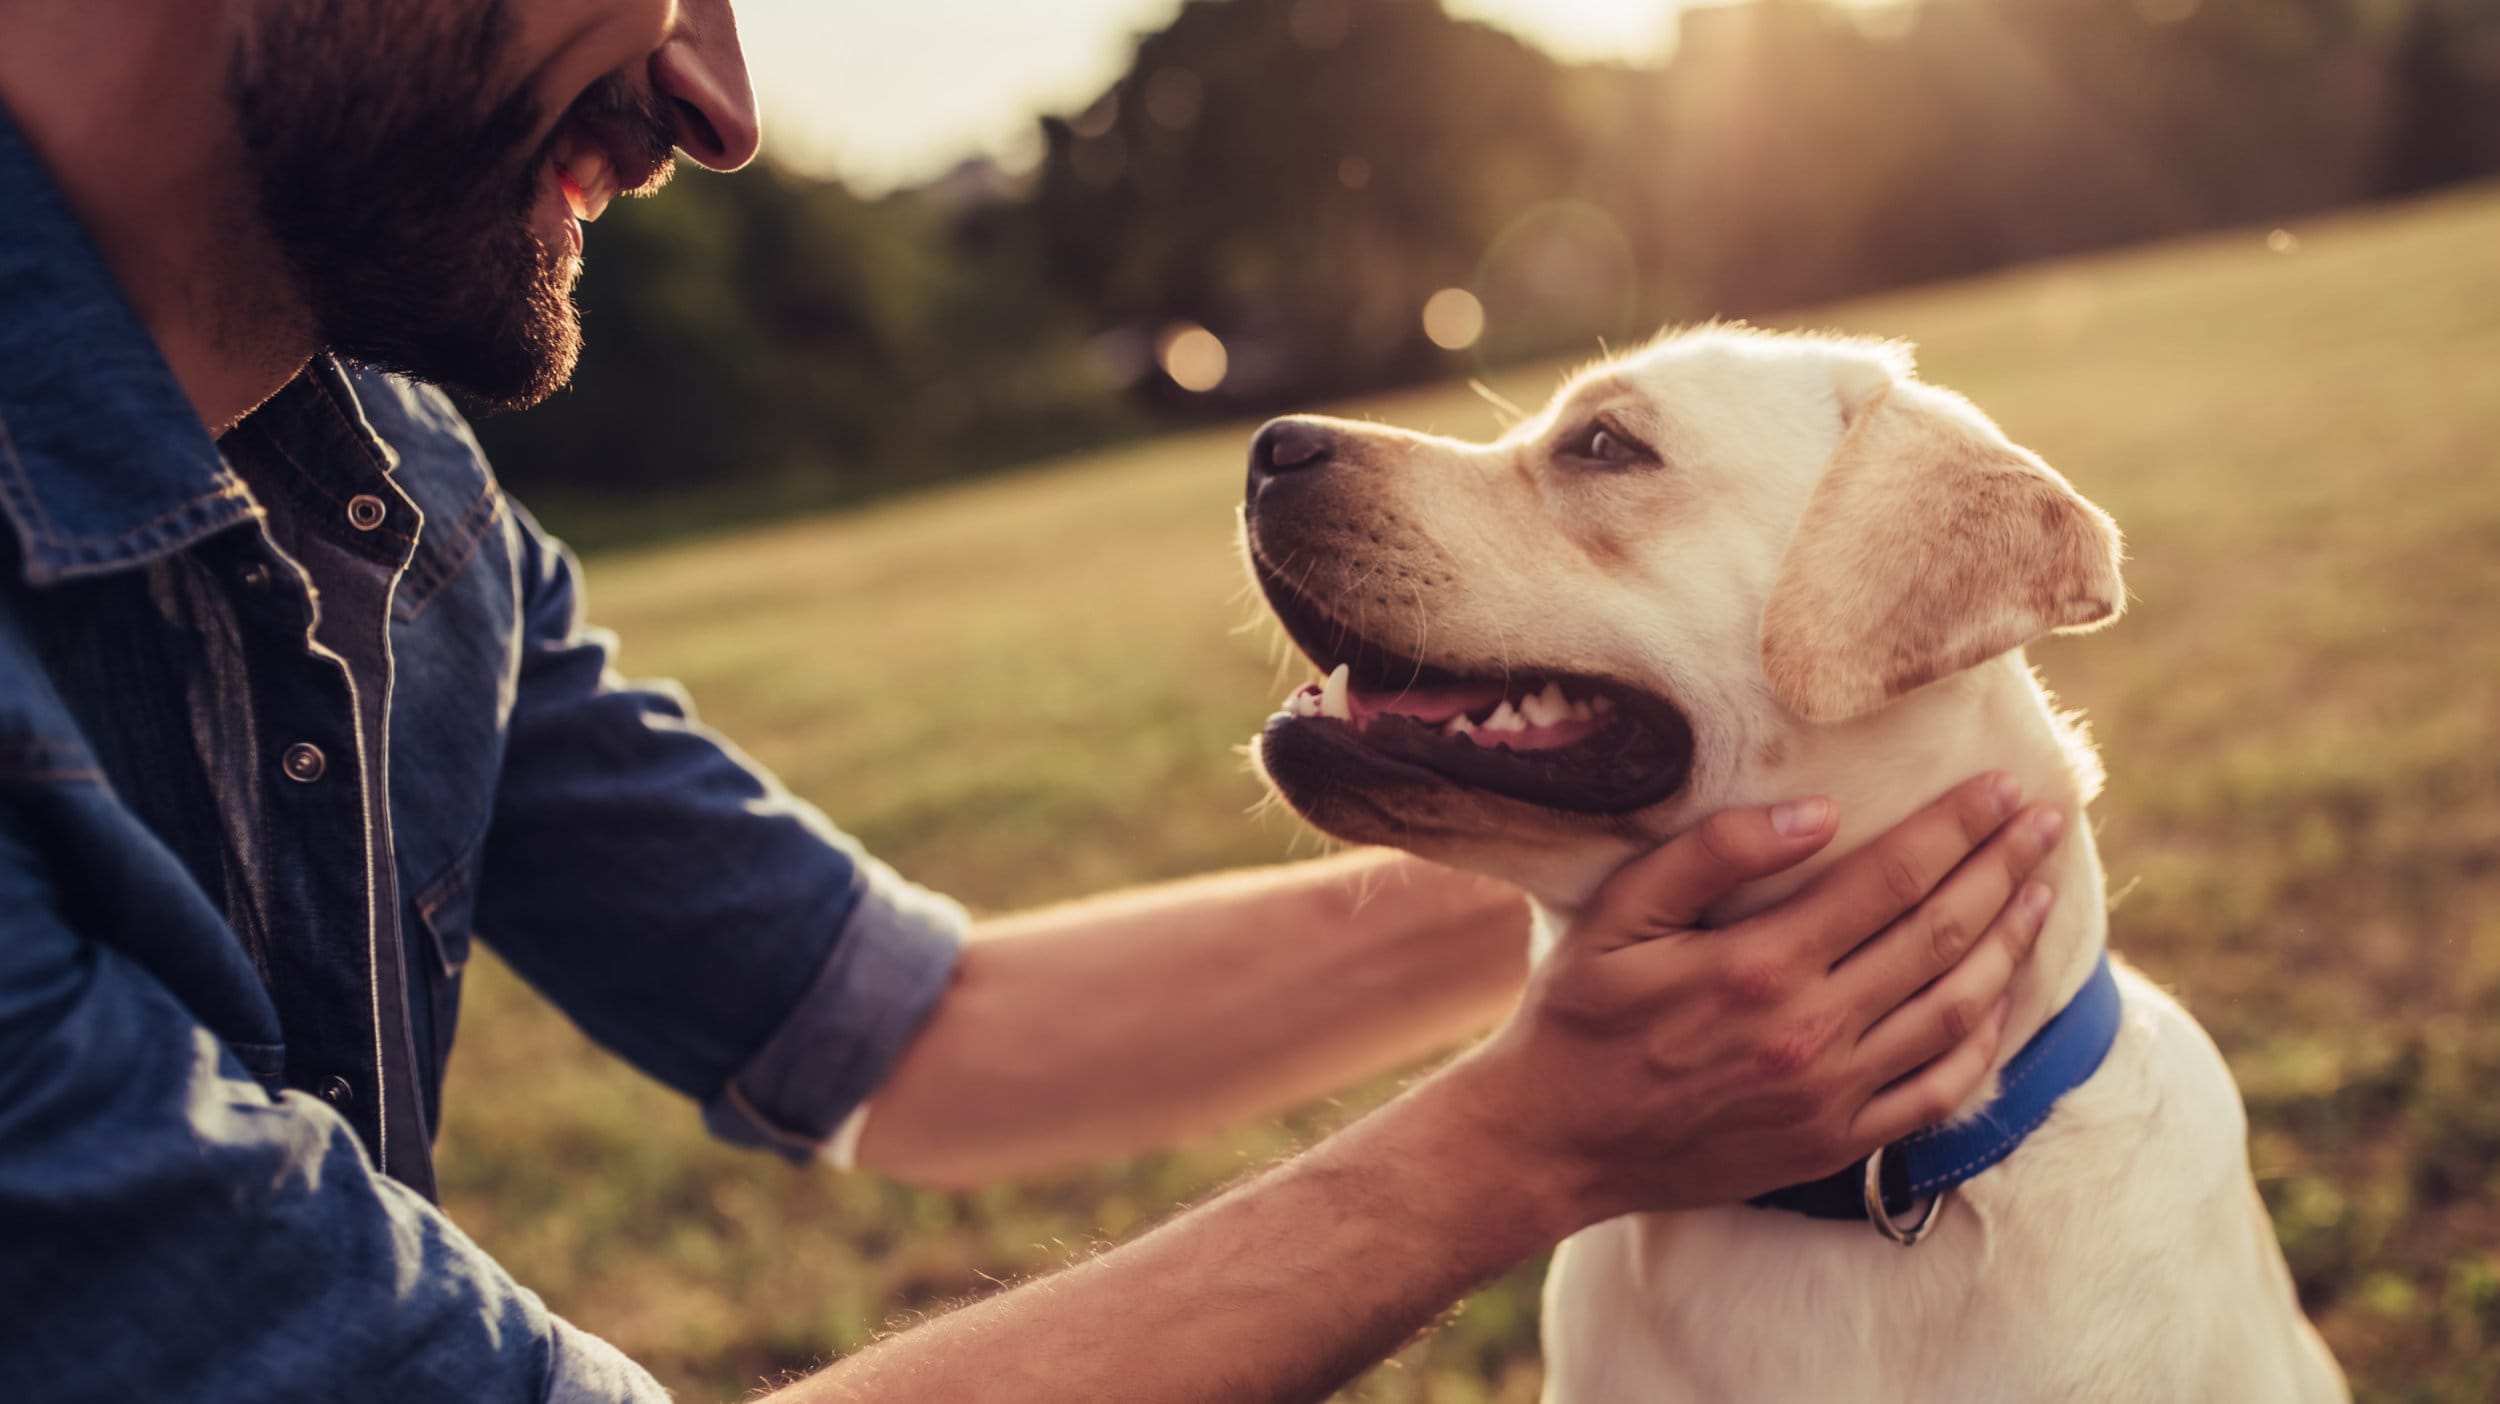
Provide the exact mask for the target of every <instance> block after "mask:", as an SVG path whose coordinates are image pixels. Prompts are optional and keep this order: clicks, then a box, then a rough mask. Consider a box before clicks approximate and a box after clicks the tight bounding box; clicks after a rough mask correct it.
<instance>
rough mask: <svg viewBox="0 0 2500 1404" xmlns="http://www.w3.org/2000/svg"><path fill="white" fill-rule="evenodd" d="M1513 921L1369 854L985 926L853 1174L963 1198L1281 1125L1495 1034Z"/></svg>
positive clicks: (1455, 880)
mask: <svg viewBox="0 0 2500 1404" xmlns="http://www.w3.org/2000/svg"><path fill="white" fill-rule="evenodd" d="M1526 922H1527V917H1526V907H1525V904H1524V902H1523V901H1522V900H1521V899H1520V898H1519V897H1518V896H1517V895H1516V894H1515V893H1512V892H1510V891H1509V890H1507V889H1505V888H1502V887H1500V886H1499V885H1497V884H1494V883H1491V882H1488V881H1484V880H1482V879H1478V878H1473V877H1468V876H1464V875H1461V874H1456V873H1452V872H1449V871H1447V870H1445V869H1440V868H1435V867H1432V866H1430V865H1427V864H1423V863H1420V862H1418V861H1416V860H1414V859H1410V858H1405V857H1402V856H1397V855H1388V854H1378V853H1362V854H1349V855H1345V856H1343V857H1339V858H1333V859H1327V860H1323V861H1320V862H1314V863H1304V864H1298V865H1295V866H1292V867H1285V868H1276V869H1268V870H1262V871H1254V872H1244V873H1230V874H1223V875H1219V876H1215V877H1209V878H1200V879H1195V880H1191V881H1187V882H1180V883H1173V884H1168V885H1165V886H1162V887H1155V888H1146V889H1140V890H1138V891H1134V892H1128V893H1119V894H1114V895H1112V896H1109V897H1103V898H1096V899H1093V900H1090V901H1086V902H1080V903H1074V904H1070V905H1068V906H1064V907H1056V908H1051V909H1048V910H1045V911H1040V912H1034V913H1030V914H1025V915H1020V916H1014V917H1007V918H1001V919H997V920H994V921H989V922H985V923H983V924H982V926H981V927H980V928H979V929H978V930H977V931H976V933H975V935H974V939H973V940H972V941H971V942H969V943H968V944H967V946H966V948H965V952H964V958H963V964H962V967H961V969H960V971H959V972H958V974H957V977H956V981H955V984H954V986H953V988H951V989H950V990H949V991H948V994H947V996H946V998H945V1000H944V1001H943V1002H942V1003H941V1004H940V1005H939V1007H938V1012H937V1014H936V1016H935V1017H934V1018H933V1019H932V1020H931V1022H930V1025H929V1027H928V1029H926V1030H925V1031H924V1032H923V1033H922V1034H921V1036H920V1037H919V1039H918V1040H916V1041H915V1043H914V1044H913V1046H912V1048H911V1050H910V1051H909V1052H908V1053H907V1054H906V1055H905V1057H904V1059H903V1061H902V1063H901V1064H900V1065H899V1066H898V1067H897V1069H896V1070H895V1073H894V1075H893V1077H892V1078H891V1079H889V1081H888V1082H887V1084H886V1086H885V1087H884V1089H883V1090H881V1091H880V1092H879V1093H878V1095H877V1099H876V1111H875V1113H874V1114H873V1115H872V1116H871V1117H870V1118H869V1122H868V1129H867V1136H866V1138H865V1140H864V1142H863V1144H862V1146H861V1149H860V1158H861V1161H862V1162H863V1163H864V1164H866V1165H868V1166H870V1167H871V1168H874V1169H877V1170H880V1171H883V1172H885V1173H888V1174H892V1175H896V1176H899V1177H901V1178H904V1179H908V1180H913V1181H916V1182H919V1183H923V1184H933V1185H941V1186H961V1185H970V1184H977V1183H981V1182H983V1181H986V1180H990V1179H996V1178H1004V1177H1010V1176H1014V1175H1019V1174H1028V1173H1032V1172H1035V1171H1039V1170H1044V1169H1052V1168H1058V1167H1060V1166H1065V1165H1071V1164H1077V1163H1082V1162H1085V1161H1088V1160H1094V1159H1099V1158H1102V1157H1105V1156H1111V1155H1118V1154H1124V1153H1127V1152H1131V1151H1136V1150H1141V1149H1146V1148H1149V1147H1153V1146H1159V1145H1164V1144H1168V1143H1169V1142H1171V1141H1172V1140H1174V1139H1176V1138H1178V1137H1180V1136H1183V1135H1187V1134H1190V1133H1193V1132H1198V1131H1204V1130H1211V1129H1214V1128H1217V1127H1221V1126H1225V1125H1229V1124H1232V1123H1235V1122H1238V1121H1242V1120H1246V1119H1250V1118H1254V1117H1259V1116H1266V1115H1272V1114H1274V1113H1276V1112H1278V1111H1281V1110H1284V1109H1285V1108H1288V1107H1291V1106H1294V1105H1296V1104H1298V1103H1301V1102H1304V1101H1307V1100H1309V1099H1311V1098H1314V1097H1317V1096H1321V1095H1325V1094H1327V1093H1330V1092H1334V1091H1338V1090H1341V1089H1342V1088H1344V1087H1345V1086H1347V1085H1348V1084H1350V1083H1352V1082H1355V1081H1359V1080H1360V1079H1362V1078H1365V1077H1369V1076H1373V1075H1375V1074H1378V1073H1380V1072H1383V1071H1385V1070H1387V1069H1390V1068H1392V1067H1396V1066H1398V1065H1400V1064H1401V1063H1403V1062H1406V1061H1409V1060H1412V1059H1414V1058H1417V1057H1420V1056H1423V1055H1425V1054H1427V1053H1431V1052H1434V1051H1436V1050H1438V1049H1441V1048H1446V1047H1448V1046H1449V1045H1450V1044H1452V1043H1453V1042H1455V1041H1457V1040H1458V1039H1460V1038H1462V1037H1464V1036H1466V1035H1467V1034H1469V1033H1472V1032H1475V1031H1477V1030H1479V1029H1482V1028H1485V1027H1487V1026H1489V1025H1490V1024H1491V1023H1492V1022H1493V1021H1494V1020H1496V1019H1497V1018H1498V1017H1499V1016H1500V1014H1501V1012H1502V1011H1503V1010H1504V1009H1505V1008H1507V1007H1508V1005H1509V1003H1510V1001H1511V1000H1512V999H1513V998H1515V996H1516V994H1517V991H1518V988H1519V984H1520V981H1521V979H1522V977H1523V975H1524V973H1525V970H1526Z"/></svg>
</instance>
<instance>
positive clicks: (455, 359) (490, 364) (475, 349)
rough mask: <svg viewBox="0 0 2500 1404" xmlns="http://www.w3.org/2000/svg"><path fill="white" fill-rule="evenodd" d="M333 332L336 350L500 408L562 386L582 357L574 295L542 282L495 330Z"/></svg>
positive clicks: (522, 404)
mask: <svg viewBox="0 0 2500 1404" xmlns="http://www.w3.org/2000/svg"><path fill="white" fill-rule="evenodd" d="M376 332H377V334H376V335H373V336H357V335H352V334H350V335H343V336H338V337H334V338H333V340H332V348H333V349H334V350H336V351H338V352H339V353H340V354H342V355H345V356H347V357H350V358H351V359H354V360H357V361H362V362H364V363H365V364H367V365H371V366H375V367H378V368H380V369H382V370H386V371H391V372H394V373H396V374H400V375H405V376H408V377H409V378H411V379H414V380H421V381H424V382H426V383H428V384H432V385H439V386H442V387H443V388H444V389H446V390H451V391H454V392H456V393H458V394H459V395H461V396H463V397H464V398H466V399H468V400H470V401H472V402H474V403H476V404H478V405H480V406H482V407H484V408H487V409H494V410H522V409H528V408H529V407H530V406H532V405H535V404H538V403H539V402H540V401H543V400H545V399H546V398H547V397H548V396H550V395H553V394H554V393H555V392H557V391H558V390H561V389H563V388H564V387H565V385H566V384H567V383H568V382H570V381H571V380H572V378H573V370H574V367H575V366H576V365H577V364H578V363H579V362H580V360H581V351H582V324H581V315H580V313H579V312H578V311H577V310H576V309H575V308H574V306H573V299H572V297H571V295H570V294H569V293H568V292H564V291H560V290H558V289H556V288H555V287H553V286H549V285H547V284H542V285H541V286H539V287H538V288H536V289H534V290H533V291H532V292H531V293H530V294H528V295H527V296H526V298H525V299H524V300H523V304H522V309H521V312H520V315H517V316H516V315H511V314H510V313H509V312H507V314H506V315H505V316H504V317H502V318H500V319H499V320H498V322H497V324H496V325H494V326H492V327H491V328H477V327H475V326H474V325H471V326H469V327H457V326H438V328H437V329H436V330H435V332H434V333H433V334H430V335H429V334H425V333H422V332H420V333H418V334H415V335H411V334H410V329H409V328H407V327H406V326H404V325H403V326H395V327H388V328H376Z"/></svg>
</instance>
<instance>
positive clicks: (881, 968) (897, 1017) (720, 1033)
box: [475, 510, 966, 1160]
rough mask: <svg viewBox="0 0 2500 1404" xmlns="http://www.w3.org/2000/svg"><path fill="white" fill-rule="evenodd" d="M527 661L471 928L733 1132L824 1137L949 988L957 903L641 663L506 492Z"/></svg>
mask: <svg viewBox="0 0 2500 1404" xmlns="http://www.w3.org/2000/svg"><path fill="white" fill-rule="evenodd" d="M514 530H515V531H516V532H517V533H518V534H519V538H520V539H519V543H518V550H517V551H516V553H515V556H516V559H517V560H518V561H519V562H520V568H521V571H522V576H523V578H522V581H521V586H522V602H523V619H522V635H521V648H522V657H521V660H520V668H519V682H518V684H517V688H516V692H515V696H514V700H513V707H512V716H511V722H510V725H509V728H508V731H507V741H506V753H505V759H504V764H503V773H502V777H501V780H500V782H499V785H498V790H497V797H496V801H495V811H494V820H493V824H492V827H491V828H490V829H489V831H488V835H487V840H486V843H485V846H484V849H483V851H482V854H481V857H480V862H481V865H482V866H481V871H480V874H479V882H478V906H477V912H476V918H475V921H476V929H477V934H478V935H479V937H480V938H481V939H483V940H485V941H486V942H487V943H488V944H489V945H491V946H493V947H495V948H496V949H497V950H498V951H500V952H501V953H502V954H503V955H504V957H505V959H506V960H508V961H509V962H510V963H511V964H512V966H513V967H514V968H515V969H516V970H518V971H519V972H520V973H521V975H522V976H523V977H524V978H525V979H527V980H529V981H530V982H531V983H532V984H533V985H535V986H537V987H538V988H539V989H540V990H541V991H543V992H544V993H545V994H546V995H547V996H548V997H549V998H550V999H551V1000H553V1001H554V1002H555V1003H556V1004H557V1005H558V1006H559V1007H560V1008H562V1009H563V1010H564V1011H565V1012H566V1013H567V1014H568V1015H569V1016H570V1017H571V1018H572V1019H573V1020H574V1022H575V1023H577V1024H579V1025H580V1026H581V1027H582V1029H583V1030H584V1031H586V1032H587V1033H589V1034H590V1035H591V1037H593V1038H594V1039H596V1040H598V1041H599V1042H600V1043H602V1044H604V1045H606V1046H607V1047H609V1048H611V1049H613V1050H615V1051H616V1052H617V1053H619V1054H620V1055H622V1056H623V1057H625V1058H626V1059H627V1060H629V1061H630V1062H632V1063H634V1064H635V1065H636V1066H638V1067H640V1068H642V1069H643V1070H644V1071H646V1072H648V1073H650V1074H651V1075H652V1076H653V1077H655V1078H657V1079H658V1080H660V1081H661V1082H664V1083H666V1084H668V1085H669V1086H671V1087H674V1088H676V1089H678V1090H679V1091H681V1092H684V1093H685V1094H686V1095H688V1096H690V1097H692V1098H694V1099H696V1100H697V1101H698V1102H700V1103H701V1104H702V1107H703V1113H704V1119H705V1121H706V1124H707V1125H709V1126H710V1127H711V1128H712V1130H713V1131H714V1132H715V1133H716V1134H718V1135H720V1136H722V1137H723V1138H724V1139H727V1140H730V1141H733V1142H736V1143H739V1144H743V1145H751V1146H760V1147H767V1148H770V1149H774V1150H777V1151H780V1152H782V1153H783V1154H785V1155H787V1156H789V1157H790V1158H792V1159H794V1160H804V1159H807V1158H809V1157H812V1156H814V1155H815V1154H817V1153H818V1151H819V1150H820V1148H821V1147H822V1146H823V1145H824V1144H825V1143H826V1142H827V1140H828V1139H829V1138H831V1137H832V1136H833V1135H834V1133H835V1132H836V1130H837V1129H839V1128H840V1126H841V1125H842V1123H843V1121H844V1120H845V1119H846V1118H847V1117H848V1116H849V1115H850V1114H851V1113H852V1111H853V1110H854V1109H856V1108H857V1107H858V1106H859V1105H860V1104H861V1103H863V1102H864V1101H865V1100H866V1099H867V1098H868V1096H869V1095H870V1094H871V1093H873V1092H874V1091H875V1090H876V1089H877V1087H878V1086H879V1085H880V1084H881V1083H882V1082H883V1081H884V1080H885V1077H886V1075H887V1073H888V1072H889V1071H890V1070H891V1069H892V1067H893V1065H894V1063H895V1060H896V1059H897V1058H898V1057H899V1056H900V1055H901V1053H902V1051H903V1049H904V1047H905V1045H907V1044H908V1043H909V1041H910V1040H911V1038H912V1036H913V1035H914V1034H915V1033H917V1032H918V1031H919V1029H920V1027H921V1026H922V1025H923V1024H924V1023H926V1022H927V1020H928V1018H929V1015H930V1013H931V1011H932V1010H933V1009H934V1008H935V1007H936V1005H937V1002H938V1000H939V999H940V998H941V997H942V996H943V994H944V993H945V990H946V987H947V984H948V981H949V980H950V978H951V976H952V974H953V971H954V968H955V962H956V957H957V953H958V950H959V948H960V944H961V940H962V934H963V930H964V927H965V924H966V919H965V915H964V912H963V910H962V909H961V908H960V907H958V906H957V905H956V904H955V903H953V902H951V901H949V900H947V899H945V898H943V897H940V896H937V895H936V894H934V893H931V892H928V891H927V890H925V889H922V888H919V887H916V886H914V885H913V884H911V883H909V882H906V881H905V880H903V879H902V878H901V877H899V876H898V875H896V874H895V873H894V871H893V870H892V869H890V868H888V867H887V866H886V865H884V864H883V863H880V862H878V861H876V860H875V859H874V858H871V857H870V856H868V855H867V854H866V853H865V852H864V851H863V850H862V849H861V848H860V846H859V844H858V843H857V842H856V841H855V840H853V839H852V838H851V837H850V836H848V835H846V834H844V833H842V832H840V831H839V830H837V829H836V828H835V827H834V826H833V825H832V823H831V822H830V821H828V820H827V819H826V818H825V816H824V815H823V814H822V813H821V812H819V811H818V810H817V809H816V808H815V807H813V806H812V805H809V804H807V803H806V802H804V801H802V800H800V799H798V798H797V797H796V796H794V795H792V794H791V793H790V792H789V791H788V790H787V789H785V788H784V787H783V786H782V785H781V784H780V782H779V781H778V780H776V779H775V778H774V777H773V776H771V775H770V774H769V773H767V772H766V771H765V770H764V769H763V768H762V767H761V766H759V765H757V764H755V763H754V762H753V761H752V760H750V759H748V758H747V757H746V756H744V755H742V754H741V753H740V752H739V751H738V750H737V748H736V747H734V746H732V745H731V744H730V743H729V742H728V741H727V740H725V739H724V738H722V737H720V736H718V735H716V734H715V733H713V732H711V731H709V730H707V729H705V728H704V727H703V726H702V725H701V724H699V723H698V722H697V721H696V720H695V717H694V713H693V708H692V706H691V704H690V703H689V702H688V700H687V699H686V697H685V696H684V695H683V693H682V692H680V691H679V690H678V689H676V688H675V687H673V686H671V685H669V684H665V683H659V684H630V683H627V682H626V681H624V680H623V679H622V678H620V677H619V676H618V675H617V673H616V671H615V669H614V667H613V658H614V651H615V639H614V638H613V636H611V635H609V634H607V633H605V632H603V631H600V630H597V629H593V628H591V627H589V625H588V623H587V620H586V617H585V612H584V608H583V599H582V591H581V585H580V579H579V568H578V566H577V564H576V563H575V562H574V560H573V558H572V556H571V555H570V553H569V552H567V551H565V550H564V549H563V548H562V547H561V546H560V545H558V544H556V543H555V542H553V541H551V540H549V539H548V538H547V537H546V536H545V535H544V534H543V533H541V532H540V531H539V530H538V528H537V526H536V524H535V523H533V522H532V521H531V520H530V519H529V517H528V515H527V514H526V513H524V512H519V511H517V510H516V512H515V514H514Z"/></svg>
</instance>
